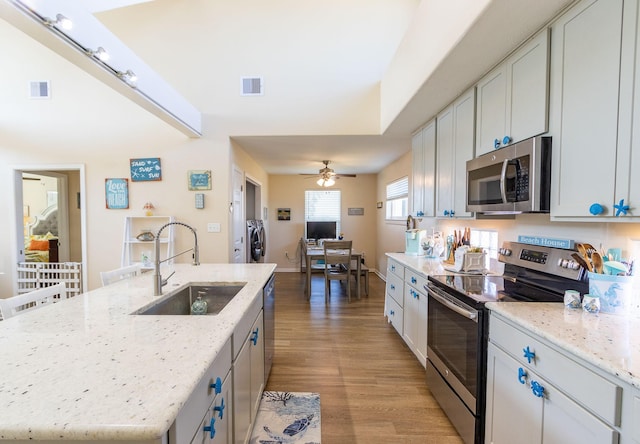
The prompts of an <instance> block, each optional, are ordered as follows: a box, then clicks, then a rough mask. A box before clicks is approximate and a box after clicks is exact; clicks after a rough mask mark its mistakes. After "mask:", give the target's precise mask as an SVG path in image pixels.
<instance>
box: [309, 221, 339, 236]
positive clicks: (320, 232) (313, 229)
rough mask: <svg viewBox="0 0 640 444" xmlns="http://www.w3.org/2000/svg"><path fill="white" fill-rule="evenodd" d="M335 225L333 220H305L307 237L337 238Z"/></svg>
mask: <svg viewBox="0 0 640 444" xmlns="http://www.w3.org/2000/svg"><path fill="white" fill-rule="evenodd" d="M337 225H338V223H337V222H335V221H333V222H326V221H322V222H320V221H307V239H315V240H318V239H337V238H338V233H337Z"/></svg>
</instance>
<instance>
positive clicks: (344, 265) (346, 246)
mask: <svg viewBox="0 0 640 444" xmlns="http://www.w3.org/2000/svg"><path fill="white" fill-rule="evenodd" d="M350 277H351V241H324V300H325V303H327V302H329V295H330V294H331V281H332V280H339V281H346V282H347V298H348V300H349V302H351V282H350V281H349V279H350Z"/></svg>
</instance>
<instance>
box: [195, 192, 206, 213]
mask: <svg viewBox="0 0 640 444" xmlns="http://www.w3.org/2000/svg"><path fill="white" fill-rule="evenodd" d="M196 208H197V209H199V210H201V209H203V208H204V194H203V193H196Z"/></svg>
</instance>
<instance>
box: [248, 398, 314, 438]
mask: <svg viewBox="0 0 640 444" xmlns="http://www.w3.org/2000/svg"><path fill="white" fill-rule="evenodd" d="M254 422H255V426H254V427H253V432H252V435H251V439H250V440H249V442H251V443H255V444H276V443H282V444H285V443H286V444H303V443H320V442H321V429H320V425H321V418H320V396H319V395H318V394H317V393H292V392H269V391H265V392H264V393H263V395H262V400H261V402H260V407H259V409H258V413H257V415H256V418H255V421H254Z"/></svg>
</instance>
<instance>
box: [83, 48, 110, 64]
mask: <svg viewBox="0 0 640 444" xmlns="http://www.w3.org/2000/svg"><path fill="white" fill-rule="evenodd" d="M87 54H88V55H90V56H92V57H95V58H96V59H98V60H100V61H101V62H106V61H107V60H109V58H110V56H109V53H108V52H107V51H106V50H105V49H104V48H103V47H102V46H98V49H96V50H95V51H91V50H89V51H87Z"/></svg>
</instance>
